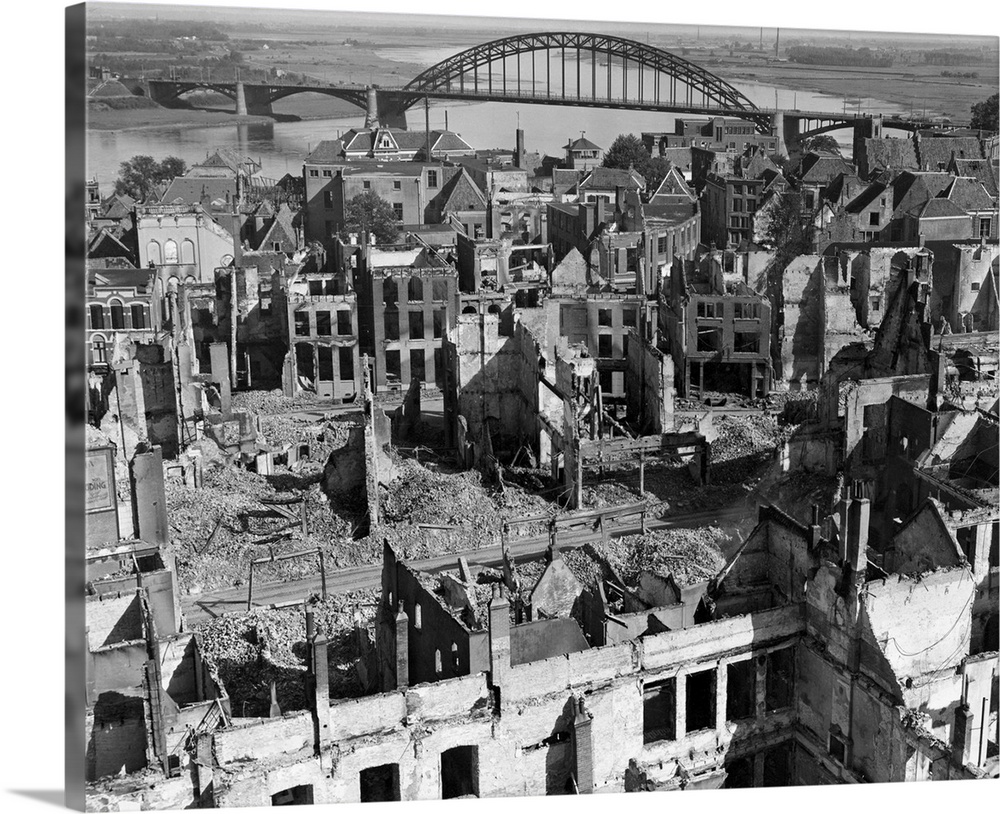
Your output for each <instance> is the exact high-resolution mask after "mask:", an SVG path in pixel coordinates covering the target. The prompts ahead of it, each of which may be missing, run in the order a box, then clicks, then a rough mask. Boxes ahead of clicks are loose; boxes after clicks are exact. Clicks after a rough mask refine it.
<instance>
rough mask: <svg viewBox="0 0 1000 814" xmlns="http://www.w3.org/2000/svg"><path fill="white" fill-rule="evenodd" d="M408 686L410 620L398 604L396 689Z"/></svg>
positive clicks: (401, 604)
mask: <svg viewBox="0 0 1000 814" xmlns="http://www.w3.org/2000/svg"><path fill="white" fill-rule="evenodd" d="M409 685H410V620H409V617H408V616H407V615H406V611H404V610H403V603H402V602H400V603H399V611H398V612H397V613H396V689H397V690H398V689H402V688H403V687H408V686H409Z"/></svg>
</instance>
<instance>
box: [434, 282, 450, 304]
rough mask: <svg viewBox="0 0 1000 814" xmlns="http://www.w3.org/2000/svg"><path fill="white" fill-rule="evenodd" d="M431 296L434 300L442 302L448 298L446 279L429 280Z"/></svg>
mask: <svg viewBox="0 0 1000 814" xmlns="http://www.w3.org/2000/svg"><path fill="white" fill-rule="evenodd" d="M431 297H432V299H433V300H434V302H444V301H445V300H447V299H448V281H447V280H432V281H431Z"/></svg>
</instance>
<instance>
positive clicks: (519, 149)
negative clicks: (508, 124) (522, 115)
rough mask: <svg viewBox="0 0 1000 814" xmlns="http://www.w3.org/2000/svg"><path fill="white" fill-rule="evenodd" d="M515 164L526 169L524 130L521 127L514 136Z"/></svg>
mask: <svg viewBox="0 0 1000 814" xmlns="http://www.w3.org/2000/svg"><path fill="white" fill-rule="evenodd" d="M514 166H515V167H517V168H518V169H519V170H520V169H524V131H523V130H522V129H521V128H520V127H519V128H517V131H516V133H515V136H514Z"/></svg>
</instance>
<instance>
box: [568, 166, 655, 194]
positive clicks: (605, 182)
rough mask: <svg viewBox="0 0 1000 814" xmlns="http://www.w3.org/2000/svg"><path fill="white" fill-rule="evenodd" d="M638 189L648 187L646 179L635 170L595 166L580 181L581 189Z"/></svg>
mask: <svg viewBox="0 0 1000 814" xmlns="http://www.w3.org/2000/svg"><path fill="white" fill-rule="evenodd" d="M618 187H622V188H624V189H638V190H644V189H645V188H646V179H645V178H643V177H642V175H640V174H639V173H638V172H636V171H635V170H620V169H616V168H612V167H594V169H592V170H591V171H590V172H589V173H587V175H586V177H585V178H584V179H583V180H582V181H581V182H580V189H617V188H618Z"/></svg>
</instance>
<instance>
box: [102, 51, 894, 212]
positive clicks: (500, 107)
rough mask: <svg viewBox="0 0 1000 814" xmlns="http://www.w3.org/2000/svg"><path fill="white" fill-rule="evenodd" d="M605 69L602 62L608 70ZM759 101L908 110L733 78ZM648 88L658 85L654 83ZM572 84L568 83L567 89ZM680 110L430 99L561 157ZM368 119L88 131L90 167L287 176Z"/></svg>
mask: <svg viewBox="0 0 1000 814" xmlns="http://www.w3.org/2000/svg"><path fill="white" fill-rule="evenodd" d="M450 50H453V49H442V48H412V47H411V48H405V49H401V48H397V49H385V50H384V51H377V52H376V53H378V54H379V56H382V57H384V58H386V59H390V60H392V59H394V58H395V60H397V61H409V62H418V63H419V64H421V65H427V66H430V65H433V64H435V63H436V62H437V61H439V60H440V59H442V58H443V57H445V56H447V55H448V53H447V52H448V51H450ZM605 70H606V68H605V67H603V66H602V68H601V71H605ZM620 71H621V68H620V67H619V66H617V65H615V66H613V74H614V78H613V81H614V82H615V83H616V85H618V83H620V82H621V78H620V77H621V73H620ZM732 84H733V85H734V86H735V87H736V88H738V89H739V90H740V91H741V92H742V93H744V94H745V95H746V96H747V97H748V98H749V99H751V100H752V101H753V102H754V103H755V104H757V105H759V106H761V107H769V108H770V107H775V106H777V107H781V108H785V109H789V110H790V109H799V110H816V111H829V112H838V113H839V112H841V111H843V110H844V108H845V104H846V106H847V108H848V109H852V110H857V109H859V108H860V110H861V111H862V112H868V111H881V112H883V113H903V112H906V111H904V109H903V108H902V107H900V106H899V105H894V104H891V103H888V102H885V101H879V100H876V99H865V98H862V99H861V100H860V101H859V100H857V99H855V100H853V101H851V102H848V103H845V100H844V99H843V98H841V97H837V96H831V95H827V94H822V93H814V92H808V91H801V90H799V91H793V90H790V89H787V88H776V87H773V86H770V85H765V84H758V83H752V82H734V83H732ZM646 87H652V83H651V82H650V83H647V85H646ZM569 93H570V88H567V94H569ZM675 118H676V116H675V115H674V114H669V113H650V112H641V111H622V110H605V109H599V108H598V109H594V108H574V107H562V106H552V107H549V106H545V105H525V104H511V103H503V102H485V103H480V102H473V103H463V102H457V103H445V102H435V103H432V104H431V105H430V125H431V128H432V129H439V128H444V127H445V123H446V121H447V125H448V127H449V128H450V129H451V130H454V131H455V132H457V133H459V134H461V136H462V137H463V138H464V139H465V140H466V141H468V142H469V143H470V144H471V145H472V146H473V147H476V148H488V147H505V148H508V149H510V148H511V147H512V146H513V144H514V131H515V130H516V129H517V128H518V126H520V127H521V128H522V129H523V130H524V131H525V147H526V149H527V150H529V151H538V152H541V153H547V154H549V155H556V154H558V155H561V154H562V151H563V146H564V145H565V144H566V143H567V141H569V140H570V139H574V138H576V137H577V136H579V135H580V133H581V132H586V134H587V138H588V139H589V140H591V141H593V142H595V143H597V144H598V145H600V146H601V147H607V146H609V145H610V144H611V142H612V141H613V140H614V138H615V137H616V136H617V135H618V134H619V133H622V132H632V133H636V134H639V133H641V132H642V131H654V132H655V131H672V130H673V125H674V120H675ZM363 123H364V112H363V111H361V110H358V113H357V115H356V116H348V117H344V116H339V117H336V118H333V117H332V118H322V119H307V120H302V121H292V122H265V123H260V124H241V125H231V126H226V125H221V126H215V127H186V128H185V127H165V128H150V129H135V130H119V131H106V130H91V131H89V132H88V133H87V165H88V166H87V170H88V175H89V176H90V177H96V178H97V179H98V181H99V183H100V187H101V193H102V194H104V195H106V194H108V193H109V192H110V191H111V188H112V186H113V184H114V179H115V177H116V176H117V174H118V167H119V165H120V163H121V162H122V161H124V160H125V159H127V158H130V157H132V156H133V155H150V156H153V157H154V158H156V159H162V158H164V157H166V156H178V157H180V158H183V159H184V160H185V161H186V162H187V163H188V165H189V166H190V165H191V164H194V163H197V162H198V161H201V160H204V158H205V157H206V155H207V154H208V153H209V152H211V151H212V150H214V149H216V148H218V147H231V148H234V149H236V150H238V151H239V152H241V153H243V154H246V155H250V156H253V157H254V158H259V159H260V161H261V165H262V170H261V174H262V175H264V176H266V177H270V178H280V177H282V176H283V175H285V173H292V174H293V175H298V174H299V173H300V172H301V171H302V161H303V159H304V158H305V157H306V156H307V155H308V154H309V152H310V151H311V149H312V148H313V147H315V146H316V145H317V144H318V143H319V142H320V141H322V140H324V139H334V138H337V137H338V136H339V135H340V134H341V133H343V132H344V131H346V130H349V129H350V128H352V127H360V126H362V125H363ZM407 123H408V126H409V127H410V128H412V129H422V128H423V125H424V110H423V107H422V106H417V107H415V108H414V109H411V110H410V111H409V112H408V113H407ZM832 135H834V137H835V138H837V139H838V141H839V142H840V143H841V145H842V147H843V148H845V154H848V153H849V151H850V148H851V133H850V131H849V130H842V131H836V132H834V133H833V134H832Z"/></svg>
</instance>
